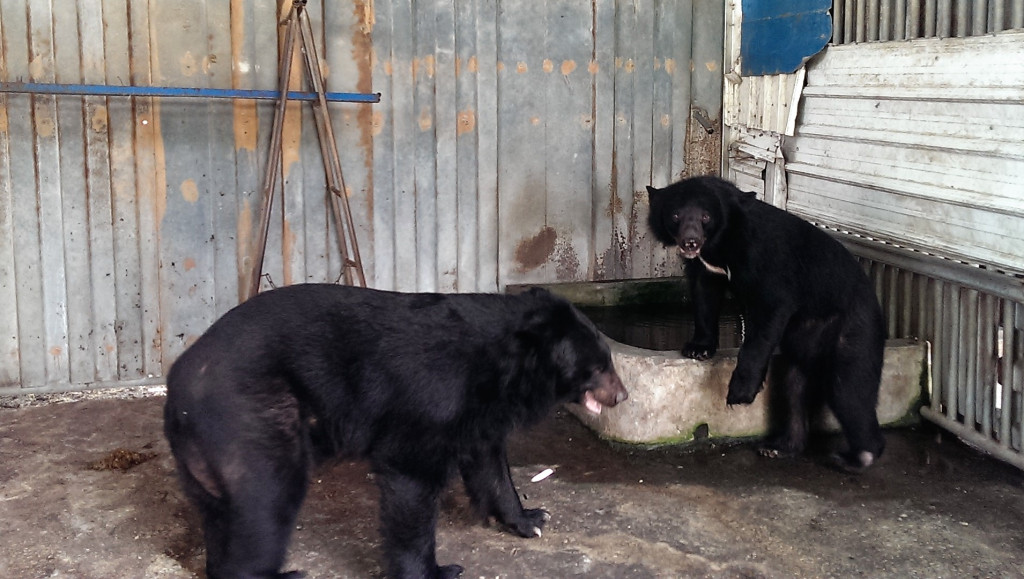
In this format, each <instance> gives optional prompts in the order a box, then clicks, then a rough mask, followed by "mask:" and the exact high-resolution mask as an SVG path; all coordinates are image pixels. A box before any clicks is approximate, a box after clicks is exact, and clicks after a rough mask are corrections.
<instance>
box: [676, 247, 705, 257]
mask: <svg viewBox="0 0 1024 579" xmlns="http://www.w3.org/2000/svg"><path fill="white" fill-rule="evenodd" d="M677 247H679V253H681V254H682V255H683V257H685V258H686V259H693V258H695V257H697V256H698V255H700V248H699V247H681V246H677Z"/></svg>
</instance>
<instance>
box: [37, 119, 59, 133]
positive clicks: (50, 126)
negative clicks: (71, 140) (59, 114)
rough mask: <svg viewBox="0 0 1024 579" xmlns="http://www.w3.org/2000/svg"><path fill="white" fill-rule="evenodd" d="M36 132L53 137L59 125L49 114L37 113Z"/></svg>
mask: <svg viewBox="0 0 1024 579" xmlns="http://www.w3.org/2000/svg"><path fill="white" fill-rule="evenodd" d="M35 121H36V134H38V135H39V136H40V137H47V138H48V137H52V136H54V135H55V134H56V133H57V125H56V123H55V122H54V120H53V117H50V116H49V115H45V114H44V115H35Z"/></svg>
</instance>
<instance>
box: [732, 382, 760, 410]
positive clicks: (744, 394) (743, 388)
mask: <svg viewBox="0 0 1024 579" xmlns="http://www.w3.org/2000/svg"><path fill="white" fill-rule="evenodd" d="M761 386H762V385H761V382H759V381H753V380H744V379H741V378H737V377H736V374H733V375H732V379H731V380H729V393H728V395H726V397H725V403H726V404H728V405H730V406H731V405H733V404H750V403H751V402H753V401H754V398H757V393H758V392H760V391H761Z"/></svg>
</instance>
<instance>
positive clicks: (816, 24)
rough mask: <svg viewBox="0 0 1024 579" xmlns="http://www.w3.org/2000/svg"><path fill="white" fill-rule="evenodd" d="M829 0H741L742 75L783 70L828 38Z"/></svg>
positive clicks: (811, 53) (788, 70)
mask: <svg viewBox="0 0 1024 579" xmlns="http://www.w3.org/2000/svg"><path fill="white" fill-rule="evenodd" d="M831 7H832V0H743V25H742V30H741V35H742V40H741V45H740V55H741V56H742V59H743V61H742V64H741V68H742V73H743V76H759V75H762V74H787V73H791V72H793V71H795V70H796V69H798V68H800V65H801V64H803V63H804V61H806V60H807V59H808V58H810V57H812V56H814V55H815V54H817V53H818V52H819V51H821V49H822V48H825V45H826V44H828V41H829V39H830V38H832V17H831V16H830V15H829V13H828V11H829V8H831Z"/></svg>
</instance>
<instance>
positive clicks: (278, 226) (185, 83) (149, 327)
mask: <svg viewBox="0 0 1024 579" xmlns="http://www.w3.org/2000/svg"><path fill="white" fill-rule="evenodd" d="M716 4H717V5H716ZM290 5H291V3H290V2H285V3H283V6H282V7H279V6H278V5H277V3H276V2H274V1H273V0H230V1H229V0H222V1H219V2H205V1H203V2H201V1H199V0H185V1H182V2H155V1H151V2H148V3H146V2H130V1H129V0H78V1H77V2H61V3H53V2H49V1H48V0H42V1H40V0H4V1H2V2H0V80H2V81H30V82H44V83H54V82H55V83H94V84H109V85H127V84H131V85H137V86H181V87H212V88H230V87H234V88H261V89H273V88H275V86H276V70H277V58H278V56H277V49H276V45H277V42H278V41H277V39H278V38H279V34H280V32H281V29H280V27H279V26H278V20H279V18H281V17H282V16H283V15H284V14H285V13H286V10H287V8H288V7H289V6H290ZM309 10H310V16H311V19H312V21H313V24H314V28H315V29H316V30H319V31H320V33H319V34H318V38H317V43H318V46H319V47H320V49H321V51H322V52H323V55H324V61H325V63H326V67H327V68H328V70H326V71H325V72H326V73H327V76H328V90H331V91H347V92H371V91H379V92H381V93H382V94H383V97H382V100H381V102H380V103H379V104H376V105H355V104H335V105H332V108H331V111H332V114H333V116H334V123H335V129H336V134H337V135H338V140H339V148H340V150H341V156H342V166H343V168H344V171H345V178H346V184H347V187H348V191H347V193H348V195H349V196H350V199H351V203H352V208H353V212H354V216H355V221H356V223H357V229H358V236H359V239H360V243H361V246H362V249H363V257H364V262H365V265H366V268H367V275H368V277H369V280H370V285H372V286H374V287H380V288H385V289H401V290H422V291H427V290H439V291H475V290H485V291H490V290H498V289H501V288H502V287H503V286H504V285H505V284H506V283H513V282H522V281H557V280H582V279H603V278H615V277H643V276H648V275H660V274H663V273H672V272H673V271H674V270H675V268H676V267H677V263H676V260H674V259H671V258H670V256H669V254H668V253H667V252H664V251H662V250H661V249H655V248H653V246H652V243H651V242H650V240H648V239H647V238H646V235H645V228H644V226H643V220H644V218H645V215H646V196H645V194H644V193H643V191H644V186H645V185H647V184H650V183H654V184H655V185H664V184H667V183H668V182H669V181H671V180H672V179H675V178H678V177H680V176H681V175H683V174H684V173H687V172H703V171H705V170H706V168H707V167H714V166H716V165H717V155H718V149H717V144H718V143H719V142H720V141H719V138H720V137H719V134H718V132H711V133H709V132H708V131H706V130H704V129H702V128H701V127H700V126H699V125H697V124H696V123H692V122H690V115H691V106H693V107H699V108H700V109H701V110H702V113H703V114H704V115H705V116H707V117H709V118H710V119H711V122H712V124H715V123H717V122H718V119H719V117H720V112H719V111H720V107H719V106H718V104H717V103H719V102H720V86H721V76H720V75H721V57H720V54H721V30H722V13H721V12H722V11H721V5H720V4H718V3H716V2H712V1H710V0H697V1H695V2H675V1H674V0H635V1H627V0H594V1H592V2H587V3H581V2H578V1H572V0H561V1H548V2H534V1H526V0H522V1H517V0H510V1H506V2H501V3H499V2H497V1H496V0H473V1H457V0H447V1H441V0H439V1H434V2H416V1H413V0H390V1H379V0H378V1H377V2H373V1H371V0H363V1H355V2H351V3H348V2H345V3H324V4H323V5H321V4H320V3H311V4H310V5H309ZM695 23H696V24H695ZM695 28H696V32H693V30H694V29H695ZM292 70H293V71H295V72H294V74H295V75H298V74H300V72H301V71H302V67H301V64H299V63H298V62H296V64H295V65H294V66H293V69H292ZM691 70H692V71H694V72H693V73H692V74H691ZM296 82H298V78H296ZM290 106H291V110H290V112H289V117H288V122H287V124H286V127H285V133H284V160H285V162H284V169H285V170H284V173H283V176H282V182H283V187H281V188H282V189H283V191H284V194H283V199H281V198H280V197H279V198H278V200H277V202H276V203H275V213H274V218H273V220H272V227H271V236H270V240H269V246H268V247H269V249H268V252H267V256H266V262H265V265H264V271H265V272H266V274H267V275H266V278H265V281H264V287H269V286H270V285H271V284H276V285H283V284H290V283H299V282H303V281H334V280H335V279H337V277H338V276H339V274H340V271H341V258H340V256H339V253H338V250H337V240H336V238H335V233H334V227H333V226H332V224H331V222H330V217H329V215H330V211H329V208H328V205H327V201H326V194H325V191H324V187H325V185H324V176H323V166H322V161H321V157H320V151H319V147H318V146H317V144H316V132H315V130H314V127H313V124H312V115H311V113H310V111H309V110H308V105H299V104H292V105H290ZM271 118H272V104H270V103H266V102H264V103H260V104H257V103H255V102H254V101H247V100H236V101H228V100H199V99H172V98H163V99H155V98H132V99H129V98H122V97H109V98H104V97H69V96H61V97H54V96H43V95H26V94H5V95H0V392H9V391H16V390H18V389H24V388H32V389H37V390H61V389H69V388H82V387H89V386H98V385H109V384H132V383H145V382H157V381H160V376H161V374H162V373H163V371H164V370H165V368H166V367H167V364H169V363H170V362H171V361H173V359H174V358H175V357H176V356H177V354H178V353H180V352H181V351H182V349H183V348H184V347H185V346H186V345H187V344H188V343H190V342H191V341H192V340H194V339H195V338H196V337H197V336H198V335H199V334H201V333H202V332H203V331H204V330H205V329H206V328H207V327H208V326H209V324H210V323H211V322H212V321H213V320H214V319H216V317H217V316H219V315H220V314H222V313H223V312H224V311H226V310H227V309H229V308H230V307H232V306H233V305H234V304H236V303H237V302H238V300H239V295H240V289H239V288H240V285H241V283H240V280H241V281H242V282H244V279H245V276H246V275H247V273H248V269H249V265H250V263H251V260H252V255H251V250H250V244H251V242H252V238H253V234H254V232H253V227H254V224H255V223H257V222H258V215H257V212H258V209H257V206H258V197H259V195H258V190H259V187H260V183H259V180H260V177H261V175H262V167H263V164H264V163H265V159H266V157H267V154H268V151H267V147H268V146H269V143H268V141H269V132H270V131H269V129H270V121H271ZM688 151H690V152H689V153H688Z"/></svg>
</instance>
